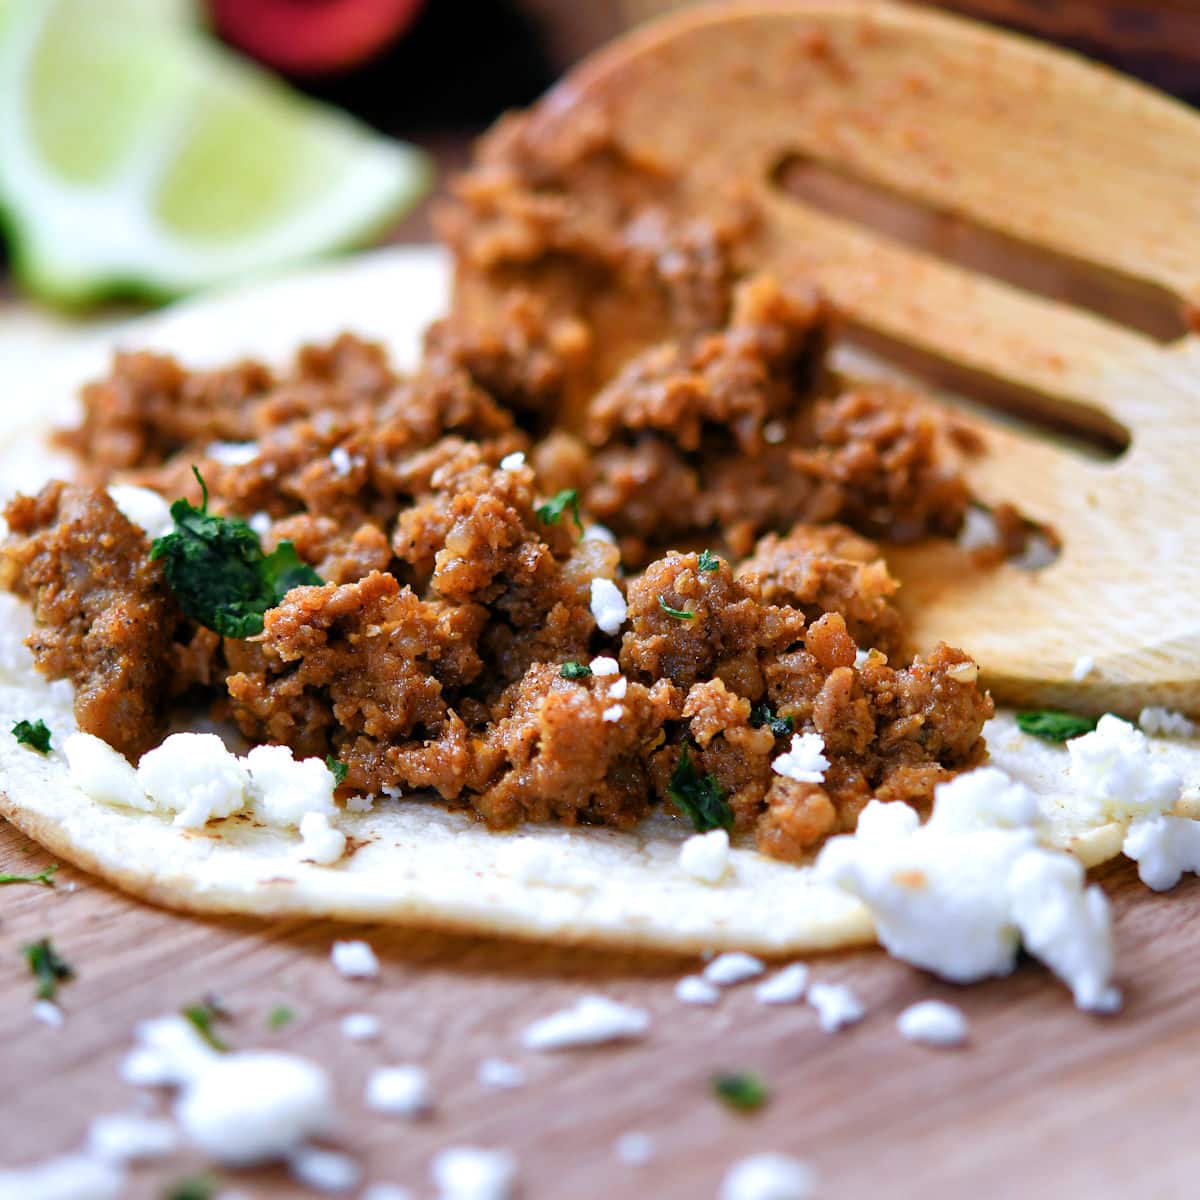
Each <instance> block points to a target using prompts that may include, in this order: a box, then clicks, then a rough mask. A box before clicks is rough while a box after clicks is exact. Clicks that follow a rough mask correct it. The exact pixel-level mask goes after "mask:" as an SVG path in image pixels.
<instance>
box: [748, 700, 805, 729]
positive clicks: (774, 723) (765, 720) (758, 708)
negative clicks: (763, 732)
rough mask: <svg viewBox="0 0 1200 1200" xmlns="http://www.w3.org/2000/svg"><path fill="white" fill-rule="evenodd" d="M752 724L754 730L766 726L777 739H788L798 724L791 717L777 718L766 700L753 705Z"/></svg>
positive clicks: (751, 711)
mask: <svg viewBox="0 0 1200 1200" xmlns="http://www.w3.org/2000/svg"><path fill="white" fill-rule="evenodd" d="M750 724H751V726H752V727H753V728H754V729H761V728H762V727H763V726H764V725H765V726H766V727H767V728H768V729H769V730H770V731H771V732H772V733H773V734H774V735H775V736H776V737H787V735H788V734H789V733H791V732H792V731H793V730H794V729H795V728H796V722H795V721H794V720H793V719H792V718H791V717H777V716H776V715H775V714H774V713H773V712H772V711H771V706H770V704H769V703H768V702H767V701H766V700H760V701H759V702H758V703H757V704H754V705H751V707H750Z"/></svg>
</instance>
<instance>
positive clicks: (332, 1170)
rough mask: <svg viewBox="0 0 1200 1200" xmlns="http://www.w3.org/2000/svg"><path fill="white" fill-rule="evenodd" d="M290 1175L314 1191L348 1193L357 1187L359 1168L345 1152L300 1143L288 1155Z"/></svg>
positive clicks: (359, 1174) (360, 1172)
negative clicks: (297, 1148)
mask: <svg viewBox="0 0 1200 1200" xmlns="http://www.w3.org/2000/svg"><path fill="white" fill-rule="evenodd" d="M288 1170H289V1171H290V1172H291V1175H292V1178H293V1179H294V1180H295V1181H296V1182H297V1183H299V1184H303V1186H304V1187H308V1188H312V1189H313V1191H315V1192H348V1191H349V1190H350V1189H351V1188H355V1187H358V1184H359V1180H361V1179H362V1169H361V1168H360V1167H359V1165H358V1163H356V1162H355V1161H354V1159H352V1158H351V1157H350V1155H348V1154H341V1153H339V1152H337V1151H336V1150H319V1149H317V1147H316V1146H301V1147H300V1149H299V1150H295V1151H293V1152H292V1154H291V1155H289V1157H288Z"/></svg>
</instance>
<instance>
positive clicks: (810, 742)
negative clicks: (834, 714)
mask: <svg viewBox="0 0 1200 1200" xmlns="http://www.w3.org/2000/svg"><path fill="white" fill-rule="evenodd" d="M771 770H772V771H774V772H775V774H776V775H783V776H785V777H786V778H788V779H795V780H796V781H797V782H798V783H820V782H821V781H822V780H823V779H824V778H825V772H826V771H827V770H829V759H827V758H826V757H825V739H824V738H823V737H822V736H821V735H820V734H819V733H793V734H792V744H791V746H789V747H788V749H787V750H785V751H784V752H783V753H782V754H781V755H779V757H778V758H776V759H775V761H774V762H773V763H772V764H771Z"/></svg>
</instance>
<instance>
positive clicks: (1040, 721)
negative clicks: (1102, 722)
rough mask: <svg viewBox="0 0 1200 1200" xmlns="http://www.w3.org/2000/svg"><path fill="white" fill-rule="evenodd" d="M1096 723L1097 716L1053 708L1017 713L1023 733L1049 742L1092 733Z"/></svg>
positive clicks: (1019, 726)
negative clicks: (1083, 715) (1084, 715)
mask: <svg viewBox="0 0 1200 1200" xmlns="http://www.w3.org/2000/svg"><path fill="white" fill-rule="evenodd" d="M1096 724H1097V718H1096V717H1081V716H1077V715H1076V714H1075V713H1069V712H1059V711H1058V710H1057V709H1053V708H1042V709H1037V710H1035V711H1034V712H1019V713H1017V728H1018V729H1019V730H1020V731H1021V732H1022V733H1031V734H1033V736H1034V737H1040V738H1043V739H1044V740H1045V741H1047V742H1065V741H1068V740H1069V739H1070V738H1075V737H1079V735H1080V734H1083V733H1091V731H1092V730H1093V729H1095V728H1096Z"/></svg>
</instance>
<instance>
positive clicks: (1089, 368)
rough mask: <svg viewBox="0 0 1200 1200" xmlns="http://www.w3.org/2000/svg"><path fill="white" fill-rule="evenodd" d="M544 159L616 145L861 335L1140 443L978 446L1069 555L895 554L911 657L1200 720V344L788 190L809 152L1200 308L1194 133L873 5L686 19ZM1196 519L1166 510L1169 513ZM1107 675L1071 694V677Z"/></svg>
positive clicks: (637, 40)
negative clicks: (732, 210) (733, 206)
mask: <svg viewBox="0 0 1200 1200" xmlns="http://www.w3.org/2000/svg"><path fill="white" fill-rule="evenodd" d="M531 119H532V121H533V122H534V124H535V127H536V130H535V132H536V136H538V137H539V138H544V139H549V140H553V138H554V137H555V136H556V132H557V131H562V130H568V129H570V128H571V127H572V126H578V124H579V123H581V122H583V123H586V122H588V121H592V122H593V123H596V122H600V123H603V125H604V126H605V127H606V129H607V130H608V131H610V133H611V134H612V136H613V137H614V138H615V140H616V142H617V144H619V145H620V146H621V147H622V149H623V150H624V151H625V152H627V153H628V154H629V155H630V156H631V157H632V158H633V159H635V160H639V161H648V162H653V163H655V164H658V165H659V166H661V167H662V168H663V169H664V170H665V171H667V172H669V173H671V174H674V175H677V176H678V178H679V185H680V188H681V190H682V194H683V197H684V211H694V212H696V213H698V214H703V213H705V212H706V211H709V210H710V208H711V206H712V205H713V203H714V197H717V196H718V195H721V194H723V193H724V192H726V191H727V190H728V185H729V183H730V181H731V180H736V181H737V182H738V184H739V186H743V188H744V190H745V191H746V192H747V193H748V194H749V195H750V197H751V198H752V201H753V203H754V204H755V205H756V206H757V208H758V210H759V211H760V212H761V214H762V215H763V228H762V234H761V236H760V237H757V238H756V239H755V248H754V251H753V253H754V255H755V260H754V261H753V262H752V263H751V264H750V266H751V267H753V268H755V269H758V268H765V269H770V270H773V271H774V272H775V273H776V274H778V275H779V276H781V277H782V278H785V279H786V278H789V277H791V278H796V279H808V280H814V281H815V282H816V283H818V284H819V285H820V287H821V288H822V289H823V290H824V291H825V292H826V293H827V294H828V295H829V296H830V297H831V298H832V300H833V301H834V303H835V304H836V305H837V306H838V307H839V308H840V309H841V310H842V311H843V312H845V313H846V314H848V316H849V317H850V318H851V319H852V320H853V321H854V322H855V323H856V324H858V325H860V326H862V327H863V328H865V329H867V330H869V331H874V332H876V333H879V334H882V335H886V337H887V338H889V339H892V340H894V341H897V342H900V343H904V344H907V345H909V346H911V347H915V348H916V349H918V350H920V351H922V352H923V353H925V354H929V355H933V356H935V357H936V358H939V359H942V360H945V361H947V362H950V363H954V364H958V365H960V366H963V367H966V368H969V369H971V370H973V371H975V372H979V373H983V374H984V375H986V376H990V377H993V378H995V379H997V380H1001V381H1005V382H1007V383H1010V384H1013V385H1017V386H1020V387H1022V388H1025V389H1029V390H1031V391H1032V392H1033V393H1036V394H1038V395H1040V396H1042V397H1044V398H1045V399H1044V403H1045V405H1046V406H1047V408H1048V409H1061V408H1062V407H1063V406H1064V404H1065V406H1066V408H1067V409H1068V410H1070V409H1074V410H1078V409H1079V408H1083V409H1086V410H1090V411H1091V412H1092V414H1093V416H1092V417H1091V418H1090V421H1091V423H1092V425H1093V427H1096V426H1099V427H1107V428H1109V429H1111V428H1113V427H1119V428H1122V429H1124V430H1125V431H1127V432H1128V435H1129V438H1130V446H1129V449H1128V450H1127V451H1126V452H1125V454H1124V455H1123V456H1122V457H1121V458H1120V459H1119V460H1117V461H1115V462H1096V461H1088V460H1086V459H1084V458H1082V457H1079V456H1077V455H1075V454H1073V453H1071V452H1069V451H1068V450H1066V449H1064V448H1062V447H1059V446H1057V445H1053V444H1051V443H1050V442H1048V441H1040V440H1038V439H1036V438H1035V437H1031V436H1029V435H1025V434H1019V433H1015V432H1013V431H1011V430H1006V429H1003V428H1001V427H1000V426H999V425H992V424H991V423H989V422H983V423H981V425H980V428H981V429H982V430H983V432H984V437H985V440H986V443H987V446H988V453H987V454H985V455H984V456H983V457H982V458H981V459H980V460H979V461H978V463H977V464H976V465H974V466H973V467H971V468H970V471H969V477H970V482H971V484H972V487H973V488H974V490H975V491H976V493H977V495H978V496H979V497H980V498H981V499H983V500H985V501H1000V500H1011V501H1013V502H1015V503H1017V504H1018V505H1019V507H1020V508H1021V509H1022V511H1023V512H1024V513H1025V514H1027V515H1028V516H1029V517H1031V518H1032V519H1034V520H1036V521H1039V522H1044V523H1045V524H1048V525H1050V526H1052V527H1053V528H1054V529H1055V530H1056V531H1057V533H1058V534H1059V536H1060V538H1061V540H1062V543H1063V550H1062V554H1061V555H1060V557H1059V558H1058V560H1057V561H1056V562H1054V563H1053V564H1052V565H1051V566H1049V567H1046V568H1044V569H1042V570H1039V571H1036V572H1028V571H1022V570H1018V569H1017V568H1015V567H1011V566H1004V567H1001V568H998V569H996V570H991V571H982V570H978V569H974V568H972V567H971V565H970V564H969V562H968V561H967V560H966V557H965V556H964V554H963V553H962V552H961V551H959V550H958V549H957V548H956V547H954V546H951V545H948V544H945V543H933V544H929V545H924V546H921V547H918V548H910V549H907V550H904V551H899V552H897V554H896V555H895V557H894V562H895V563H896V565H897V567H898V569H899V571H900V573H901V574H902V576H903V578H904V579H905V582H906V587H905V593H906V596H907V606H908V609H909V612H910V615H911V617H912V620H913V626H914V631H915V638H916V641H917V643H918V645H919V646H921V647H927V646H928V645H929V644H931V643H932V642H934V641H937V640H943V639H944V640H946V641H949V642H951V643H954V644H957V645H961V646H963V647H965V648H967V649H968V650H969V651H970V652H971V653H972V654H974V655H975V656H976V657H977V659H978V661H979V663H980V665H981V668H982V670H983V673H984V677H985V680H986V682H987V683H988V684H989V685H990V686H991V687H992V688H993V690H994V691H995V693H996V694H997V696H998V697H999V698H1000V699H1002V700H1005V701H1010V702H1015V703H1019V704H1033V703H1037V704H1059V705H1064V706H1068V707H1071V708H1077V709H1089V710H1092V711H1101V710H1106V709H1107V710H1115V711H1120V712H1123V713H1128V714H1136V713H1137V711H1138V710H1139V709H1140V708H1141V707H1142V706H1143V705H1147V704H1166V705H1170V706H1173V707H1179V708H1183V709H1185V710H1191V711H1197V710H1200V600H1198V599H1197V593H1198V592H1200V555H1198V554H1196V553H1195V552H1194V551H1193V550H1192V542H1193V540H1194V539H1193V538H1192V537H1191V536H1190V532H1189V526H1190V525H1191V521H1192V518H1191V516H1190V508H1191V495H1192V485H1193V483H1194V480H1195V479H1196V478H1197V476H1198V475H1200V465H1198V464H1200V421H1198V416H1200V340H1198V339H1196V338H1193V337H1186V338H1184V339H1181V340H1180V341H1179V342H1176V343H1174V344H1171V345H1168V346H1164V345H1162V344H1159V343H1156V342H1154V341H1151V340H1150V339H1148V338H1145V337H1143V336H1141V335H1139V334H1135V333H1132V332H1130V331H1128V330H1126V329H1124V328H1122V327H1120V326H1117V325H1115V324H1112V323H1110V322H1108V321H1106V320H1104V319H1101V318H1099V317H1097V316H1094V315H1091V314H1087V313H1083V312H1081V311H1079V310H1077V309H1073V308H1071V307H1068V306H1066V305H1064V304H1060V303H1056V302H1054V301H1051V300H1046V299H1043V298H1039V297H1036V296H1033V295H1031V294H1029V293H1027V292H1024V291H1021V290H1020V289H1017V288H1014V287H1011V286H1008V285H1006V284H1003V283H1000V282H997V281H995V280H993V279H991V278H988V277H986V276H983V275H980V274H976V273H973V272H970V271H967V270H964V269H961V268H959V267H956V266H954V265H951V264H948V263H946V262H943V261H940V260H938V259H936V258H934V257H932V256H931V255H929V254H926V253H923V252H922V251H920V250H915V249H912V248H910V247H905V246H902V245H900V244H899V243H896V242H892V241H890V240H888V239H886V238H884V237H881V236H880V235H878V234H876V233H874V232H872V231H870V230H867V229H864V228H863V227H862V226H859V225H856V224H854V223H853V222H850V221H848V220H843V219H840V218H839V217H836V216H831V215H829V214H828V213H823V212H819V211H817V210H816V209H815V208H812V207H810V206H807V205H805V204H804V203H803V202H801V201H799V200H797V199H796V198H795V197H792V196H789V195H786V194H784V193H782V192H781V191H780V189H779V188H778V187H777V186H776V185H775V184H774V183H773V176H774V173H775V170H776V168H777V167H778V165H779V164H780V163H781V162H782V161H784V160H785V159H786V158H787V157H788V156H791V155H797V154H800V155H803V156H806V157H808V158H810V159H812V160H815V161H817V162H821V163H825V164H828V165H829V166H830V167H832V168H834V169H837V170H842V171H845V172H848V173H850V174H852V175H854V176H855V177H857V178H859V179H862V180H864V181H867V182H869V183H874V184H877V185H879V186H882V187H886V188H888V189H891V190H892V191H893V192H896V193H899V194H901V195H903V196H906V197H909V198H911V199H913V200H916V201H920V202H923V203H926V204H929V205H932V206H936V207H937V208H938V209H940V210H942V211H946V212H950V213H953V214H957V215H959V216H961V217H963V218H966V219H968V220H970V221H972V222H975V223H976V224H978V225H980V226H984V227H987V228H991V229H994V230H996V231H999V232H1002V233H1004V234H1006V235H1009V236H1011V237H1015V238H1019V239H1022V240H1023V241H1026V242H1029V243H1034V244H1036V245H1039V246H1042V247H1044V248H1046V249H1048V250H1052V251H1055V252H1057V253H1059V254H1062V255H1065V256H1068V257H1070V258H1071V259H1073V260H1076V261H1078V262H1081V263H1088V264H1092V265H1094V266H1096V267H1099V268H1103V269H1105V270H1107V271H1110V272H1114V273H1117V274H1119V275H1122V276H1124V277H1126V278H1131V279H1135V280H1140V281H1145V282H1147V283H1149V284H1153V285H1157V286H1158V287H1160V288H1162V289H1165V290H1166V291H1167V292H1168V293H1170V294H1171V295H1173V296H1174V297H1176V298H1178V300H1179V302H1180V304H1181V305H1192V304H1196V303H1198V302H1200V118H1197V117H1195V116H1193V115H1192V114H1191V113H1190V112H1188V111H1187V110H1186V109H1184V108H1183V107H1182V106H1180V105H1177V104H1175V103H1173V102H1171V101H1169V100H1167V99H1165V98H1163V97H1161V96H1159V95H1158V94H1156V93H1154V92H1152V91H1151V90H1149V89H1147V88H1144V87H1142V86H1140V85H1137V84H1134V83H1132V82H1129V81H1127V80H1125V79H1123V78H1122V77H1120V76H1118V75H1115V74H1113V73H1112V72H1109V71H1107V70H1104V69H1101V68H1098V67H1094V66H1090V65H1087V64H1085V63H1084V62H1082V61H1080V60H1077V59H1075V58H1073V57H1071V56H1068V55H1066V54H1063V53H1061V52H1058V51H1053V50H1049V49H1046V48H1044V47H1042V46H1039V45H1036V44H1034V43H1031V42H1028V41H1025V40H1023V39H1019V38H1016V37H1012V36H1009V35H1005V34H1000V33H997V32H995V31H993V30H990V29H987V28H985V27H982V26H978V25H975V24H973V23H971V22H968V21H964V20H961V19H958V18H951V17H946V16H944V15H941V14H934V13H930V12H927V11H922V10H918V9H915V8H909V7H901V6H897V5H892V4H887V3H874V2H865V0H863V2H860V0H821V2H811V3H806V2H803V0H789V2H783V3H775V4H769V5H768V4H746V5H739V6H736V7H720V8H701V9H690V10H685V11H684V12H682V13H678V14H676V15H674V16H671V17H668V18H667V19H665V20H662V21H659V22H657V23H655V24H653V25H651V26H647V27H645V28H644V29H642V30H640V31H638V32H636V33H635V34H633V35H631V36H630V37H627V38H625V39H624V40H622V41H620V42H618V43H616V44H615V45H613V46H612V47H610V48H609V49H607V50H605V51H603V52H602V53H600V54H598V55H596V56H594V57H593V58H591V59H589V60H588V61H586V62H585V63H583V64H582V65H581V66H579V67H578V68H576V69H575V70H574V71H573V72H572V73H571V74H570V75H569V76H568V77H567V79H566V80H565V81H564V82H563V83H562V84H561V85H559V87H557V88H556V89H555V90H554V91H552V92H551V93H550V94H549V95H548V96H547V97H546V98H545V99H544V100H543V101H542V102H541V103H540V104H539V105H538V107H537V108H536V109H535V110H534V113H533V115H532V118H531ZM1177 505H1178V506H1179V507H1176V506H1177ZM1085 654H1086V655H1091V656H1093V657H1094V659H1095V663H1096V666H1095V669H1094V671H1093V672H1091V673H1090V674H1088V675H1087V676H1086V677H1085V678H1083V679H1081V680H1076V679H1074V678H1073V677H1072V672H1073V667H1074V665H1075V663H1076V660H1077V659H1078V658H1079V657H1080V656H1081V655H1085Z"/></svg>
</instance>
